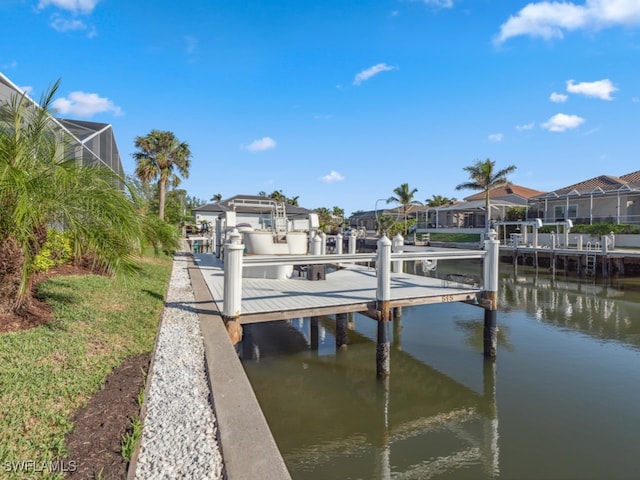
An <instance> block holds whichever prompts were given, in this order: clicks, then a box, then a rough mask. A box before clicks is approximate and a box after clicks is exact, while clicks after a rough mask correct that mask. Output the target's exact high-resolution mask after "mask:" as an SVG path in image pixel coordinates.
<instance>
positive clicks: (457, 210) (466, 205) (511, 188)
mask: <svg viewBox="0 0 640 480" xmlns="http://www.w3.org/2000/svg"><path fill="white" fill-rule="evenodd" d="M541 194H543V192H540V191H539V190H533V189H531V188H527V187H522V186H520V185H515V184H513V183H510V184H508V185H505V186H502V187H498V188H494V189H492V190H491V191H490V192H489V198H490V200H491V201H490V208H491V212H490V218H491V220H492V221H502V220H504V219H505V218H506V214H507V212H508V210H509V209H510V208H513V207H524V208H525V209H526V208H528V205H529V199H530V198H533V197H535V196H538V195H541ZM486 210H487V208H486V203H485V194H484V192H478V193H475V194H473V195H469V196H468V197H465V198H464V201H462V202H451V203H449V204H447V205H441V206H438V207H428V208H426V210H425V211H424V213H423V216H421V217H420V220H419V226H418V228H419V231H421V230H423V231H428V230H430V229H471V230H484V228H485V221H486V216H487V211H486ZM523 220H524V218H523Z"/></svg>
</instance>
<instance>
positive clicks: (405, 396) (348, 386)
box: [243, 317, 499, 479]
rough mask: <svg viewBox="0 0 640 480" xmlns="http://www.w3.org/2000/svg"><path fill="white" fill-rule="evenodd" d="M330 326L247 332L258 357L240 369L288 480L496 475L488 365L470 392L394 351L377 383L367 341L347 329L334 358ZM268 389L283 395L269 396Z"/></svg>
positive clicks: (492, 375)
mask: <svg viewBox="0 0 640 480" xmlns="http://www.w3.org/2000/svg"><path fill="white" fill-rule="evenodd" d="M365 321H366V320H365ZM369 322H371V320H369ZM335 327H336V323H335V321H334V320H333V319H330V318H327V317H322V318H317V319H315V320H313V319H297V320H293V321H291V322H274V323H271V324H258V325H252V326H251V327H250V330H251V334H250V337H249V338H250V339H251V342H252V343H253V346H252V347H251V348H250V349H249V351H255V350H256V348H257V349H258V350H259V351H260V352H262V353H261V357H260V359H259V363H258V362H256V359H255V358H254V359H253V361H245V368H246V370H247V373H248V375H249V377H250V379H251V382H252V385H253V387H254V389H255V391H256V394H257V396H258V398H259V400H260V404H261V406H262V408H263V411H264V412H265V415H266V417H267V419H268V420H269V423H270V425H271V428H272V431H273V433H274V436H275V438H276V441H277V442H278V445H279V447H280V449H281V451H282V452H283V455H284V457H285V461H286V462H287V465H288V467H289V469H290V471H291V472H292V475H293V477H294V478H309V479H313V478H381V479H390V478H401V479H402V478H421V479H427V478H433V477H435V476H438V477H439V478H442V475H443V474H445V473H447V474H451V475H453V476H454V478H478V475H481V476H482V477H483V478H494V477H496V476H497V474H498V473H499V449H498V416H497V402H496V365H495V363H494V362H492V361H487V362H486V363H485V366H484V370H483V390H482V391H480V392H477V391H474V390H472V389H470V388H468V387H466V386H465V385H462V384H461V383H458V382H456V381H455V380H453V379H451V378H450V377H448V376H447V375H444V374H443V373H441V372H439V371H437V370H435V369H433V368H431V367H429V366H428V365H425V364H424V363H422V362H420V361H418V360H416V359H415V358H413V357H412V356H411V355H409V354H407V353H405V352H404V351H401V350H395V351H394V352H393V354H392V356H391V371H392V375H391V376H390V377H389V378H388V379H386V380H385V381H376V380H375V344H374V342H372V341H371V339H370V338H367V337H366V336H364V335H362V334H360V333H358V332H357V331H355V330H352V331H350V332H349V340H350V344H349V347H348V349H344V350H340V353H339V354H337V355H335V354H333V352H331V351H330V350H331V347H333V349H334V351H335V345H330V344H331V342H334V341H335V340H334V339H335V334H336V332H335ZM314 331H317V332H318V333H317V334H316V333H314ZM320 331H323V332H324V334H323V335H322V338H323V340H322V341H318V344H317V345H316V344H315V339H316V338H317V339H320V337H321V335H320V334H319V332H320ZM274 337H278V338H280V339H281V340H280V341H279V344H280V345H281V346H283V347H284V348H283V349H282V350H279V351H278V350H275V349H274V348H273V346H274ZM283 337H289V338H290V340H288V341H286V342H283V341H282V338H283ZM246 339H247V337H245V339H243V342H244V341H245V340H246ZM267 351H269V354H266V352H267ZM285 353H286V355H285ZM270 355H272V356H273V357H274V358H273V360H274V361H270V360H271V359H270V358H269V356H270ZM280 355H284V356H283V357H280ZM275 357H279V358H277V359H276V358H275ZM478 360H479V361H482V360H481V359H480V358H479V359H478ZM274 384H277V385H278V387H277V389H278V390H279V391H282V390H284V391H286V392H288V394H287V395H286V396H285V397H283V396H281V395H270V394H269V392H270V391H271V390H273V388H274ZM426 445H429V449H428V451H427V449H425V446H426ZM461 472H462V473H461ZM298 476H299V477H298Z"/></svg>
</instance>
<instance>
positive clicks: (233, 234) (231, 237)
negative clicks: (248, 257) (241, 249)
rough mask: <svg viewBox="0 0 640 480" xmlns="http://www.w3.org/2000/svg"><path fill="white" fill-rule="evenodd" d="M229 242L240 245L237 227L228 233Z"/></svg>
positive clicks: (240, 240) (240, 238)
mask: <svg viewBox="0 0 640 480" xmlns="http://www.w3.org/2000/svg"><path fill="white" fill-rule="evenodd" d="M229 243H232V244H234V245H240V243H242V236H241V235H240V232H239V231H238V229H237V228H234V229H233V230H231V233H230V234H229Z"/></svg>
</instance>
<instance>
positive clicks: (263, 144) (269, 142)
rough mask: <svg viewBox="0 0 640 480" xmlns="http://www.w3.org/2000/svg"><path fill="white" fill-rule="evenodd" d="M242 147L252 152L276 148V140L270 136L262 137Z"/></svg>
mask: <svg viewBox="0 0 640 480" xmlns="http://www.w3.org/2000/svg"><path fill="white" fill-rule="evenodd" d="M242 148H243V149H245V150H249V151H250V152H253V153H255V152H264V151H265V150H270V149H272V148H276V141H275V140H274V139H273V138H270V137H262V138H260V139H258V140H254V141H253V142H251V143H250V144H249V145H246V146H243V147H242Z"/></svg>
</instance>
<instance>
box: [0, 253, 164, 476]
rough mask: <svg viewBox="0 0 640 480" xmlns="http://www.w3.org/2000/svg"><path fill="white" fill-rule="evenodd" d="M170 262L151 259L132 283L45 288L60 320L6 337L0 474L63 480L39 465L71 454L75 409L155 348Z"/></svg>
mask: <svg viewBox="0 0 640 480" xmlns="http://www.w3.org/2000/svg"><path fill="white" fill-rule="evenodd" d="M171 266H172V261H171V259H170V258H168V257H167V258H162V259H158V258H154V259H151V258H147V259H144V260H143V262H142V272H141V274H140V276H139V277H136V278H134V279H131V280H130V281H129V282H128V284H127V285H125V286H117V285H116V284H115V283H114V282H113V281H112V280H110V279H108V278H105V277H102V276H98V275H82V276H67V277H54V278H52V279H50V280H48V281H46V282H45V283H43V284H41V285H40V289H39V293H40V295H42V296H43V297H44V298H45V299H46V300H47V302H48V303H49V304H50V305H52V306H53V307H54V311H55V315H56V320H55V321H54V322H53V323H50V324H48V325H44V326H40V327H37V328H33V329H30V330H25V331H22V332H17V333H5V334H1V335H0V459H1V461H0V478H7V479H13V478H15V479H18V478H20V479H24V478H58V477H56V476H55V475H53V474H47V473H46V472H44V473H43V472H37V470H39V468H38V467H39V466H40V465H42V463H43V462H47V461H50V460H53V459H55V458H64V457H65V451H64V440H65V436H66V434H67V433H68V432H69V431H70V430H71V428H72V425H71V423H70V420H69V416H70V414H71V413H72V412H73V411H74V410H76V409H77V408H79V407H81V406H83V405H84V404H85V403H86V401H87V400H88V399H89V398H90V397H91V396H92V394H93V393H94V392H96V391H97V390H99V389H100V388H101V386H102V384H103V382H104V380H105V377H106V376H107V375H108V374H109V372H111V370H112V369H113V368H114V367H117V366H118V365H120V364H121V363H122V362H123V360H124V359H125V358H127V357H131V356H135V355H139V354H142V353H148V352H151V351H152V350H153V346H154V341H155V338H156V333H157V329H158V322H159V320H160V315H161V312H162V308H163V306H164V294H165V290H166V287H167V283H168V280H169V276H170V274H171ZM12 462H33V465H32V464H30V463H27V464H26V465H27V467H26V468H24V467H23V468H16V467H15V465H17V464H16V463H12ZM34 465H35V466H34ZM25 469H26V470H29V472H28V473H27V472H25Z"/></svg>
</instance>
